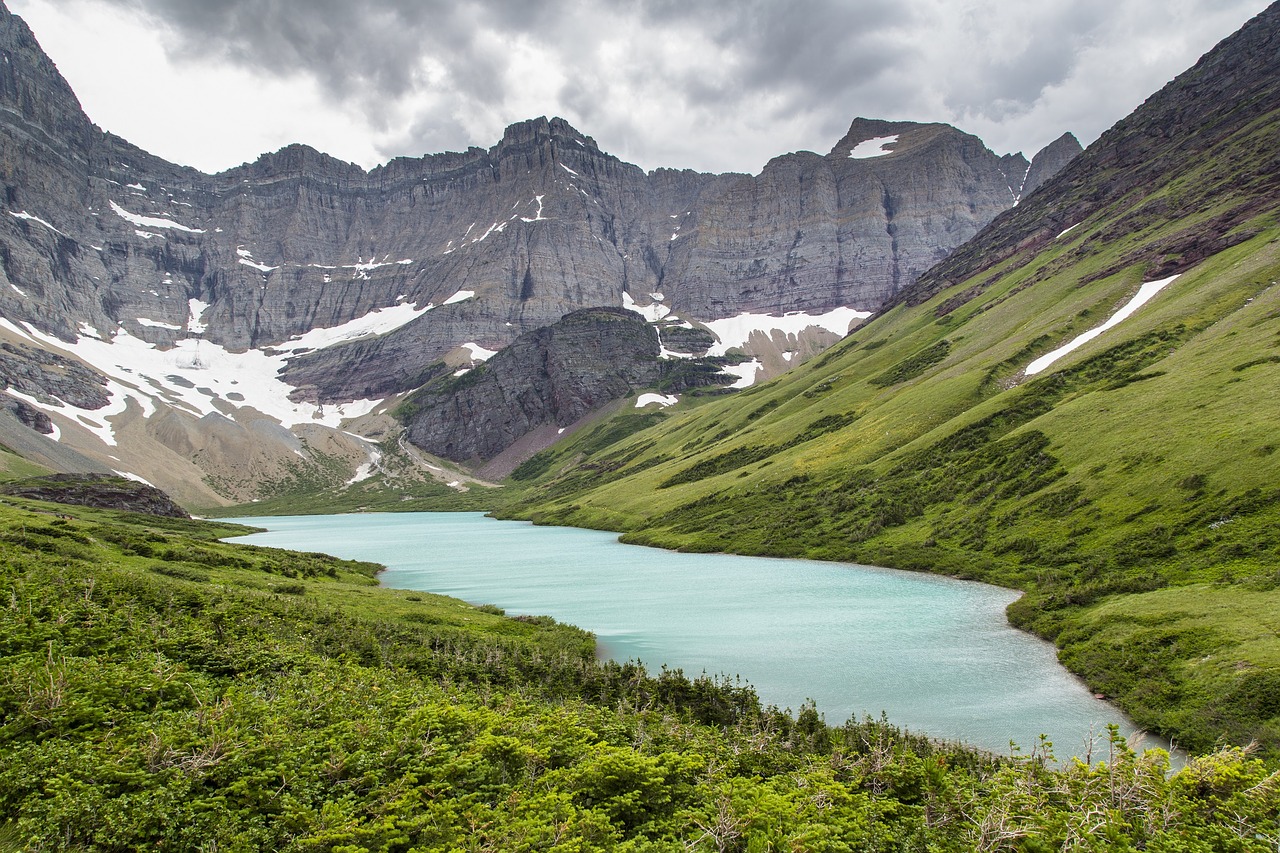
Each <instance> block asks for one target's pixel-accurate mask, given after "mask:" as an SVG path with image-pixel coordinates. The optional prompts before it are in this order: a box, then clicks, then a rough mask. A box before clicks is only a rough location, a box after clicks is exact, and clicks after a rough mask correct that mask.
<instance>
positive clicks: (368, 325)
mask: <svg viewBox="0 0 1280 853" xmlns="http://www.w3.org/2000/svg"><path fill="white" fill-rule="evenodd" d="M434 307H435V305H433V304H431V303H430V302H428V303H427V304H426V306H425V307H423V308H418V307H416V306H415V305H413V304H412V303H409V302H401V303H399V304H397V305H392V306H390V307H389V308H381V309H378V308H375V309H374V310H372V311H370V312H369V313H368V314H365V315H364V316H363V317H357V318H355V319H354V320H348V321H347V322H345V323H343V324H342V325H340V326H330V327H329V328H327V329H321V328H316V329H312V330H311V331H309V332H307V333H306V334H304V335H299V336H297V337H294V338H290V339H289V341H288V342H287V343H283V344H278V345H276V346H274V347H271V349H273V350H277V351H279V352H282V353H289V354H290V355H292V354H296V353H297V352H299V351H301V350H316V349H324V348H325V347H329V346H333V345H334V344H339V343H343V342H344V341H354V340H357V339H359V338H367V337H372V336H373V335H385V334H386V333H387V332H391V331H394V330H395V329H398V328H400V327H401V326H405V325H408V324H409V323H411V322H413V321H414V320H416V319H418V318H419V317H421V316H422V315H423V314H425V313H427V312H428V311H430V310H431V309H432V308H434Z"/></svg>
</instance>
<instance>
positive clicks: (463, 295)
mask: <svg viewBox="0 0 1280 853" xmlns="http://www.w3.org/2000/svg"><path fill="white" fill-rule="evenodd" d="M482 239H483V238H482ZM475 295H476V292H475V291H474V290H459V291H458V292H457V293H455V294H453V296H450V297H449V298H448V299H446V300H445V301H444V302H441V303H440V304H441V305H453V304H454V303H457V302H466V301H467V300H468V299H473V298H474V297H475Z"/></svg>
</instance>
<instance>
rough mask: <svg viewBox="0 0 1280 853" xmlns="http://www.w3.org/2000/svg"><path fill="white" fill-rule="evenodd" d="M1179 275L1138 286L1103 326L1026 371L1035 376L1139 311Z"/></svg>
mask: <svg viewBox="0 0 1280 853" xmlns="http://www.w3.org/2000/svg"><path fill="white" fill-rule="evenodd" d="M1177 277H1178V276H1176V275H1171V276H1169V277H1168V278H1162V279H1160V280H1159V281H1149V282H1147V283H1146V284H1144V285H1142V287H1139V288H1138V292H1137V293H1135V294H1134V295H1133V298H1132V299H1130V300H1129V301H1128V302H1126V303H1125V305H1124V307H1122V308H1121V309H1120V310H1119V311H1117V312H1116V313H1114V314H1112V315H1111V317H1110V318H1108V320H1107V322H1105V323H1103V324H1102V325H1101V326H1098V327H1096V328H1093V329H1090V330H1089V331H1087V332H1084V333H1083V334H1080V335H1077V336H1076V337H1075V338H1074V339H1072V340H1071V341H1070V342H1069V343H1066V344H1063V345H1062V346H1060V347H1058V348H1057V349H1056V350H1054V351H1053V352H1051V353H1046V354H1045V355H1042V356H1040V357H1039V358H1037V359H1036V360H1035V361H1033V362H1031V363H1030V364H1028V365H1027V369H1026V371H1024V372H1025V373H1026V375H1027V376H1034V375H1035V374H1037V373H1039V372H1040V371H1042V370H1044V369H1045V368H1046V367H1048V366H1049V365H1051V364H1053V363H1054V362H1055V361H1057V360H1058V359H1060V358H1062V357H1063V356H1064V355H1066V354H1067V353H1069V352H1071V351H1072V350H1074V349H1076V348H1077V347H1079V346H1083V345H1084V344H1087V343H1088V342H1089V341H1091V340H1093V339H1094V338H1096V337H1098V335H1101V334H1102V333H1103V332H1105V331H1107V330H1108V329H1110V328H1112V327H1113V326H1115V325H1117V324H1118V323H1119V322H1120V321H1121V320H1124V319H1125V318H1126V317H1128V316H1129V315H1130V314H1132V313H1133V312H1134V311H1137V310H1138V309H1139V308H1141V307H1142V306H1143V305H1145V304H1146V303H1147V301H1148V300H1150V299H1151V297H1153V296H1155V295H1156V294H1157V293H1159V292H1160V291H1161V290H1163V289H1164V288H1166V287H1168V286H1169V285H1170V284H1171V283H1172V282H1173V280H1174V279H1176V278H1177Z"/></svg>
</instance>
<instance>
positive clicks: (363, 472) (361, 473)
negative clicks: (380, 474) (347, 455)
mask: <svg viewBox="0 0 1280 853" xmlns="http://www.w3.org/2000/svg"><path fill="white" fill-rule="evenodd" d="M362 440H363V439H362ZM381 466H382V452H381V451H379V450H374V449H373V448H369V460H368V461H367V462H364V463H362V464H361V465H360V467H359V468H357V469H356V473H355V476H353V477H352V478H351V479H350V480H347V485H348V486H353V485H355V484H356V483H360V482H363V481H365V480H367V479H369V478H370V477H372V476H373V474H374V472H375V471H377V470H378V469H379V468H380V467H381Z"/></svg>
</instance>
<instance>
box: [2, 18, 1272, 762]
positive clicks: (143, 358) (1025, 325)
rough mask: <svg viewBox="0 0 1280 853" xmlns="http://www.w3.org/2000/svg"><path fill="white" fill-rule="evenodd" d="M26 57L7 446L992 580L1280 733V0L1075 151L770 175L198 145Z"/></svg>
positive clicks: (1093, 646)
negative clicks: (157, 153) (237, 157)
mask: <svg viewBox="0 0 1280 853" xmlns="http://www.w3.org/2000/svg"><path fill="white" fill-rule="evenodd" d="M0 52H3V55H4V57H5V62H4V64H3V66H0V106H3V109H0V181H3V183H4V187H5V208H6V211H5V214H4V215H2V216H0V271H2V272H3V278H4V280H3V281H0V368H2V369H3V373H2V374H0V375H2V376H3V379H4V385H5V389H4V392H3V395H2V397H0V399H3V406H0V442H3V444H4V448H3V449H0V461H3V462H4V463H5V466H6V469H7V470H9V471H27V470H31V469H38V468H41V467H42V468H45V469H54V470H59V471H69V472H77V471H103V472H109V471H117V472H125V473H127V474H129V475H132V476H135V477H141V478H145V479H146V480H149V481H150V482H152V483H154V484H156V485H158V486H161V487H163V488H164V489H166V490H167V491H170V492H172V493H173V494H174V495H175V497H177V498H178V500H179V503H182V504H183V505H185V506H187V507H207V508H211V507H213V506H215V505H218V504H229V503H239V504H242V506H240V507H238V508H237V509H234V510H227V511H243V512H249V511H287V510H290V509H296V508H299V507H301V508H331V509H332V508H342V509H361V508H368V507H375V508H384V509H385V508H406V507H408V508H417V507H419V506H425V505H431V506H442V505H447V506H449V507H452V508H457V507H460V506H466V507H472V508H483V509H489V510H496V511H497V512H499V513H500V514H504V515H507V516H512V517H520V518H527V519H531V520H534V521H538V522H542V523H558V524H574V525H581V526H589V527H598V528H605V529H610V530H617V531H621V532H623V534H624V537H625V538H626V540H627V541H631V542H636V543H640V544H647V545H656V546H661V547H667V548H679V549H688V550H718V551H736V552H740V553H751V554H762V555H774V556H803V557H808V558H815V559H836V560H846V561H855V562H864V563H869V564H875V565H885V566H893V567H897V568H906V569H918V570H927V571H935V572H944V573H948V574H952V575H955V576H957V577H963V578H972V579H978V580H983V581H987V582H992V583H998V584H1002V585H1005V586H1009V587H1014V588H1017V589H1020V590H1023V591H1024V592H1025V593H1026V594H1025V595H1024V596H1023V598H1021V599H1020V600H1019V601H1018V602H1016V603H1015V604H1014V605H1012V606H1011V608H1010V611H1009V615H1010V618H1011V619H1012V621H1013V622H1014V623H1015V624H1017V625H1019V626H1020V627H1023V628H1026V629H1027V630H1030V631H1034V632H1036V633H1038V634H1040V635H1041V636H1043V637H1045V638H1046V639H1048V640H1051V641H1052V642H1054V643H1055V644H1056V645H1057V646H1058V648H1059V656H1060V658H1061V659H1062V661H1063V662H1064V663H1066V664H1067V665H1068V666H1070V667H1071V668H1072V669H1073V670H1074V671H1075V672H1077V673H1079V674H1080V675H1081V676H1082V677H1083V678H1085V679H1086V680H1087V681H1088V683H1089V684H1090V686H1091V687H1092V688H1093V689H1094V690H1095V691H1096V692H1097V693H1099V694H1100V695H1104V696H1106V697H1108V698H1111V699H1113V700H1115V701H1116V702H1117V703H1118V704H1119V705H1120V706H1121V707H1122V708H1123V709H1124V710H1125V711H1126V712H1128V713H1129V714H1130V715H1132V717H1133V718H1134V719H1135V720H1136V721H1137V722H1138V723H1140V724H1142V725H1144V726H1147V727H1149V728H1150V729H1152V730H1154V731H1158V732H1160V733H1163V734H1165V735H1168V736H1170V737H1172V738H1174V740H1175V742H1176V743H1178V744H1180V745H1183V746H1186V747H1188V748H1190V749H1192V750H1194V751H1200V750H1206V749H1209V748H1211V747H1213V746H1214V745H1215V744H1217V743H1221V742H1224V741H1226V742H1231V743H1239V744H1246V743H1249V742H1255V743H1258V744H1260V745H1261V748H1262V749H1264V750H1266V751H1268V752H1272V753H1273V752H1274V751H1275V750H1276V749H1277V748H1280V701H1278V700H1277V697H1280V641H1277V639H1276V638H1277V636H1280V633H1278V632H1280V624H1278V623H1277V621H1276V614H1277V613H1280V597H1278V596H1280V573H1278V572H1277V568H1276V567H1277V565H1278V561H1280V532H1278V531H1280V491H1278V490H1277V487H1276V483H1277V482H1280V461H1277V460H1278V459H1280V456H1278V455H1277V454H1276V452H1275V451H1276V448H1277V442H1276V439H1275V425H1276V423H1277V422H1280V405H1278V404H1277V402H1276V401H1277V400H1278V399H1280V396H1278V395H1277V392H1280V373H1277V371H1278V370H1280V367H1278V366H1280V289H1278V288H1277V286H1276V284H1277V281H1280V219H1278V218H1277V217H1278V215H1280V153H1278V152H1280V7H1276V6H1273V7H1272V8H1270V9H1268V10H1267V11H1265V12H1263V13H1262V14H1261V15H1259V16H1257V17H1256V18H1255V19H1253V20H1252V21H1250V22H1249V23H1248V24H1247V25H1246V26H1245V27H1244V28H1243V29H1242V30H1241V31H1240V32H1238V33H1237V34H1235V35H1234V36H1232V37H1230V38H1228V39H1226V40H1225V41H1223V42H1222V43H1221V44H1219V45H1218V46H1217V47H1216V48H1214V49H1213V50H1212V51H1210V52H1209V53H1208V54H1206V55H1205V56H1204V57H1203V58H1202V59H1201V60H1200V61H1199V62H1198V63H1197V64H1196V65H1195V66H1194V67H1193V68H1191V69H1189V70H1188V71H1186V72H1184V73H1183V74H1181V75H1179V76H1178V77H1177V78H1176V79H1175V80H1173V81H1172V82H1170V83H1169V84H1168V85H1167V86H1166V87H1164V88H1163V89H1162V90H1161V91H1159V92H1157V93H1155V94H1153V95H1152V96H1151V97H1150V98H1149V99H1148V100H1147V101H1146V102H1145V103H1144V104H1142V105H1141V106H1140V107H1139V108H1138V109H1137V110H1135V111H1134V113H1133V114H1131V115H1130V116H1128V117H1126V118H1125V119H1123V120H1122V121H1120V122H1118V123H1117V124H1116V125H1115V126H1114V127H1113V128H1111V129H1110V130H1109V131H1108V132H1107V133H1105V134H1103V136H1102V137H1101V138H1100V139H1099V140H1098V141H1097V142H1095V143H1093V144H1092V145H1090V147H1089V148H1088V150H1086V151H1084V152H1083V153H1079V146H1078V143H1076V142H1075V140H1074V138H1073V137H1070V136H1069V135H1068V136H1064V137H1062V138H1061V139H1059V140H1058V141H1057V142H1055V143H1054V144H1053V145H1050V146H1048V147H1047V148H1046V149H1045V150H1044V151H1042V152H1041V153H1039V154H1038V155H1037V156H1036V157H1035V158H1033V160H1032V162H1028V161H1027V160H1026V159H1025V158H1023V157H1021V156H1020V155H1007V156H1004V157H1001V156H998V155H996V154H994V153H993V152H991V151H989V150H988V149H987V148H986V147H985V146H984V145H983V144H982V143H981V141H980V140H978V139H976V138H975V137H972V136H970V135H967V134H964V133H962V132H960V131H958V130H956V129H954V128H951V127H947V126H945V125H931V124H913V123H903V122H884V121H877V120H870V119H861V118H859V119H855V120H854V121H853V123H852V125H851V127H850V130H849V132H848V134H846V135H845V137H844V138H842V139H841V140H839V141H838V142H837V143H836V144H835V145H834V146H833V147H832V148H831V150H830V151H829V152H828V153H827V154H825V155H820V154H817V153H811V152H799V153H793V154H786V155H783V156H780V157H778V158H775V159H774V160H772V161H770V163H769V164H768V165H767V166H766V167H765V168H764V169H763V170H762V172H761V173H760V174H759V175H756V176H748V175H704V174H699V173H695V172H690V171H674V170H658V171H655V172H650V173H645V172H643V171H641V170H640V169H638V168H636V167H634V166H630V165H628V164H625V163H622V162H621V161H619V160H617V159H616V158H614V157H611V156H609V155H607V154H605V153H603V152H601V151H600V150H599V148H598V146H597V145H596V144H595V143H594V142H593V141H592V140H591V139H590V138H589V137H586V136H584V135H582V134H581V133H579V132H578V131H577V130H575V129H574V128H572V127H570V126H569V125H568V124H567V123H566V122H564V121H563V120H560V119H535V120H532V121H528V122H523V123H520V124H516V125H513V126H511V127H510V128H508V130H507V131H506V133H505V134H504V136H503V138H502V140H500V141H499V142H498V143H497V144H496V145H494V146H493V147H492V148H490V149H487V150H485V149H479V148H473V149H470V150H469V151H466V152H460V153H447V154H437V155H430V156H427V157H423V158H419V159H408V158H406V159H398V160H394V161H392V162H391V163H389V164H387V165H386V166H383V167H380V168H378V169H374V170H372V171H369V172H366V171H365V170H363V169H360V168H359V167H357V166H354V165H351V164H346V163H341V162H339V161H337V160H334V159H333V158H329V157H326V156H325V155H323V154H320V153H318V152H316V151H314V150H312V149H309V148H306V147H304V146H290V147H288V148H285V149H283V150H282V151H280V152H277V153H275V154H270V155H265V156H264V157H262V158H260V159H259V160H258V161H256V162H255V163H252V164H246V165H244V166H241V167H238V168H236V169H232V170H229V171H227V172H223V173H220V174H218V175H204V174H201V173H199V172H196V171H194V170H191V169H187V168H183V167H180V166H176V165H173V164H169V163H165V162H164V161H162V160H159V159H158V158H155V157H152V156H150V155H148V154H146V153H145V152H143V151H140V150H138V149H137V148H135V147H133V146H131V145H129V144H128V143H127V142H125V141H123V140H121V139H119V138H117V137H114V136H112V135H111V134H109V133H104V132H102V131H100V130H99V129H97V128H95V127H94V126H93V125H92V124H91V123H90V122H89V120H88V119H87V118H86V117H85V116H84V114H83V112H82V111H81V110H80V108H79V105H78V104H77V102H76V100H75V97H74V95H73V94H72V92H71V91H70V89H69V88H68V87H67V85H66V83H65V82H64V81H63V80H62V79H61V77H60V76H59V75H58V74H57V71H56V68H54V66H53V65H52V63H51V62H49V60H48V58H47V57H45V56H44V55H43V53H42V52H40V50H39V47H38V45H37V44H36V42H35V40H34V38H33V37H32V36H31V34H30V32H29V31H28V30H27V29H26V27H25V25H23V24H22V22H21V21H20V20H19V19H18V18H16V17H14V16H12V15H10V14H9V13H8V12H7V11H6V12H4V13H3V16H2V20H0ZM864 321H865V322H864ZM765 380H770V381H765ZM497 479H502V480H503V486H502V488H501V489H491V488H488V487H487V485H488V483H487V482H486V481H488V480H497ZM258 499H262V501H263V502H262V503H259V504H254V505H252V506H253V509H249V508H246V506H245V504H246V502H249V501H253V500H258ZM224 509H225V508H224Z"/></svg>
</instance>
